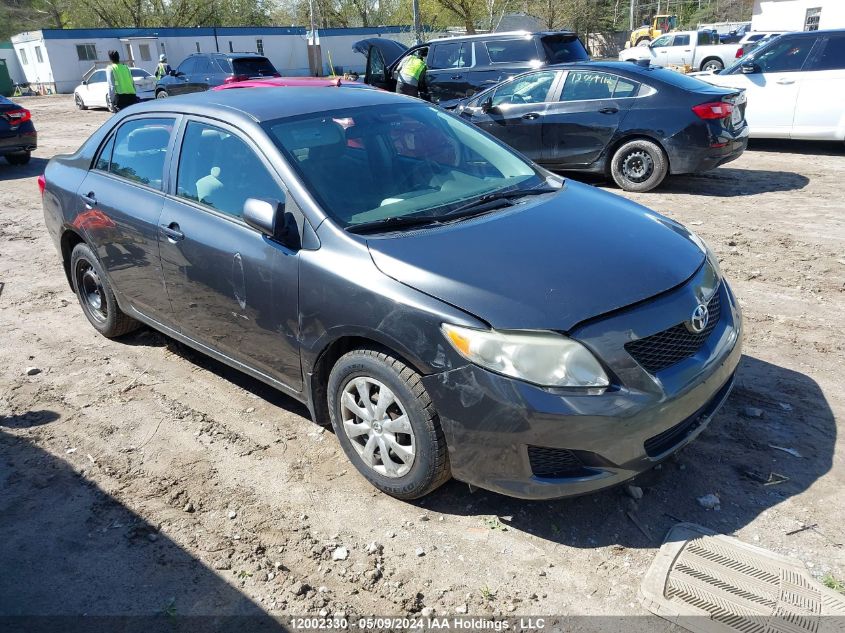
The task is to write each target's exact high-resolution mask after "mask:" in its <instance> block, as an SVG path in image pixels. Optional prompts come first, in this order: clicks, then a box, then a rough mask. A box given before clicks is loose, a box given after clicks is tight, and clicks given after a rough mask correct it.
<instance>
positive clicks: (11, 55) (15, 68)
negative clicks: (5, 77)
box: [0, 42, 25, 84]
mask: <svg viewBox="0 0 845 633" xmlns="http://www.w3.org/2000/svg"><path fill="white" fill-rule="evenodd" d="M0 59H2V60H3V61H4V62H6V70H7V71H8V72H9V77H10V78H11V80H12V83H16V84H19V83H23V82H24V81H25V79H24V74H23V71H22V70H21V66H20V64H19V63H18V56H17V55H16V54H15V49H14V48H12V44H11V42H0Z"/></svg>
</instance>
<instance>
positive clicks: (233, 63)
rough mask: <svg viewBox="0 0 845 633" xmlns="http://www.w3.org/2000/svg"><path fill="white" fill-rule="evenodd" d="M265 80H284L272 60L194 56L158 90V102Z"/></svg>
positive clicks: (231, 55)
mask: <svg viewBox="0 0 845 633" xmlns="http://www.w3.org/2000/svg"><path fill="white" fill-rule="evenodd" d="M261 77H281V75H280V74H279V73H278V72H277V71H276V69H275V67H274V66H273V64H271V63H270V60H269V59H267V58H266V57H264V56H263V55H258V54H256V53H194V54H192V55H188V57H186V58H185V59H184V60H183V61H182V63H181V64H179V66H178V67H177V68H176V70H174V71H173V73H172V74H170V75H166V76H164V77H162V78H161V79H160V80H159V82H158V84H156V87H155V96H156V98H157V99H163V98H164V97H169V96H173V95H180V94H186V93H189V92H202V91H204V90H208V89H210V88H214V87H215V86H221V85H223V84H231V83H236V82H239V81H246V80H248V79H259V78H261Z"/></svg>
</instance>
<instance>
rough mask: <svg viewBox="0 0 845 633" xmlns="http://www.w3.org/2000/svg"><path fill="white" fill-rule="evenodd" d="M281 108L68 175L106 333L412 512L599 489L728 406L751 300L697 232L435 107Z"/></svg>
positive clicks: (336, 103) (108, 146)
mask: <svg viewBox="0 0 845 633" xmlns="http://www.w3.org/2000/svg"><path fill="white" fill-rule="evenodd" d="M271 90H272V89H267V90H261V91H258V90H225V91H219V92H208V93H206V94H203V95H195V96H192V97H191V98H190V99H188V98H178V97H177V98H174V99H172V100H168V101H166V102H162V101H158V100H156V101H151V102H147V103H144V104H140V105H138V106H136V107H134V108H131V109H127V110H125V111H123V112H120V113H119V114H118V115H116V116H115V117H113V118H112V119H110V120H109V121H108V122H107V123H106V124H105V125H104V126H102V127H101V128H100V129H99V130H98V131H97V132H95V133H94V134H93V135H92V136H91V137H90V138H89V139H88V140H87V141H86V142H85V143H84V144H83V145H82V147H81V148H80V149H79V150H78V151H77V152H76V153H74V154H72V155H64V156H57V157H54V158H53V159H52V160H51V161H50V163H49V164H48V166H47V169H46V173H45V182H44V190H43V197H42V200H43V205H44V214H45V220H46V226H47V230H48V232H49V234H50V235H51V237H52V239H53V240H54V241H55V244H56V246H57V248H58V250H59V253H60V254H61V259H62V262H63V264H64V268H65V271H66V273H67V276H68V280H69V282H70V283H71V286H72V287H73V289H74V291H75V292H76V294H77V296H78V298H79V301H80V304H81V306H82V310H83V312H84V314H85V315H86V317H87V318H88V320H89V321H90V323H91V324H92V326H93V327H94V328H95V329H96V330H97V331H99V332H100V333H101V334H103V335H105V336H109V337H114V336H120V335H121V334H126V333H127V332H130V331H132V330H133V329H135V328H136V327H138V326H139V324H140V323H145V324H148V325H150V326H152V327H154V328H156V329H159V330H161V331H162V332H164V333H166V334H167V335H168V336H171V337H173V338H175V339H177V340H179V341H182V342H184V343H185V344H187V345H189V346H192V347H194V348H196V349H198V350H200V351H202V352H204V353H206V354H209V355H211V356H213V357H215V358H217V359H219V360H221V361H222V362H224V363H227V364H229V365H231V366H233V367H236V368H238V369H239V370H242V371H244V372H246V373H248V374H250V375H252V376H254V377H255V378H258V379H259V380H262V381H265V382H267V383H268V384H270V385H273V386H274V387H277V388H278V389H279V390H280V391H282V392H283V393H286V394H288V395H289V396H291V397H293V398H295V399H297V400H301V401H303V402H304V403H306V404H307V406H308V407H309V410H310V411H311V413H312V415H313V416H314V418H315V420H316V421H317V422H320V423H328V421H329V420H330V421H331V424H332V425H333V427H334V430H335V434H336V438H337V441H338V443H339V444H340V446H341V447H342V448H343V450H344V451H345V453H346V455H347V456H348V458H349V459H350V460H351V461H352V463H353V464H354V465H355V467H356V468H357V469H358V471H359V472H360V473H361V474H362V475H363V476H364V477H366V478H367V479H368V480H369V481H370V482H371V483H372V484H373V485H374V486H376V487H377V488H378V489H380V490H382V491H384V492H386V493H387V494H390V495H393V496H395V497H398V498H402V499H413V498H417V497H420V496H422V495H425V494H426V493H428V492H430V491H432V490H433V489H435V488H436V487H438V486H439V485H441V484H442V483H444V482H445V481H447V480H448V479H449V477H450V475H452V476H454V477H456V478H458V479H460V480H462V481H466V482H469V483H470V484H473V485H476V486H479V487H482V488H488V489H490V490H495V491H498V492H501V493H504V494H508V495H513V496H516V497H523V498H554V497H560V496H565V495H572V494H580V493H585V492H590V491H593V490H598V489H600V488H604V487H606V486H610V485H614V484H618V483H621V482H623V481H626V480H628V479H630V478H632V477H634V476H635V475H637V474H638V473H641V472H642V471H644V470H647V469H649V468H652V467H653V466H654V465H656V464H658V463H660V462H661V461H662V460H664V459H666V458H667V457H669V456H671V455H672V454H673V453H674V452H675V451H677V450H678V449H679V448H681V447H682V446H684V445H686V444H687V443H688V442H689V441H691V440H692V439H693V438H694V437H695V436H696V435H697V434H698V433H699V432H700V431H701V429H702V428H704V426H705V425H706V424H707V422H708V421H709V420H710V418H711V417H712V416H713V414H714V413H715V411H716V410H717V409H718V408H719V406H720V405H721V404H722V402H723V401H724V399H725V398H726V396H727V394H728V391H729V390H730V388H731V384H732V382H733V376H734V372H735V369H736V367H737V364H738V362H739V359H740V354H741V350H740V347H741V345H740V338H741V329H742V328H741V318H740V312H739V307H738V305H737V301H736V299H735V298H734V295H733V294H732V293H731V290H730V288H729V286H728V283H727V281H726V280H725V279H724V278H723V277H722V275H721V273H720V271H719V267H718V264H717V262H716V259H715V257H714V256H713V254H712V253H710V251H709V250H708V249H707V247H706V246H705V244H704V243H703V242H702V241H701V240H700V239H699V238H698V237H697V236H695V235H694V234H693V233H691V232H689V231H688V230H687V229H685V228H684V227H683V226H681V225H680V224H678V223H677V222H675V221H673V220H671V219H668V218H665V217H663V216H661V215H658V214H657V213H654V212H652V211H649V210H648V209H645V208H643V207H641V206H639V205H637V204H635V203H633V202H631V201H628V200H625V199H623V198H621V197H617V196H615V195H613V194H610V193H607V192H603V191H601V190H598V189H595V188H593V187H590V186H587V185H583V184H580V183H577V182H573V181H565V180H564V179H562V178H560V177H558V176H555V175H554V174H552V173H550V172H548V171H545V170H544V169H542V168H539V167H537V166H536V165H534V164H533V163H531V162H529V161H528V160H526V159H525V158H523V157H522V156H520V155H519V154H517V153H515V152H514V151H512V150H511V149H509V148H508V147H507V146H506V145H504V144H502V143H500V142H499V141H497V140H495V139H494V138H492V137H490V136H489V135H487V134H484V133H483V132H481V131H480V130H478V129H477V128H476V127H474V126H472V125H470V124H468V123H466V122H465V121H462V120H461V119H460V118H459V117H456V116H453V115H452V114H450V113H447V112H444V111H443V110H442V109H441V108H437V107H434V106H431V105H430V104H427V103H425V102H423V101H420V100H419V99H414V98H411V97H405V96H403V95H397V94H390V93H387V92H382V91H378V90H325V89H323V88H299V89H297V90H288V89H284V94H283V98H282V92H280V93H279V95H278V97H279V98H273V97H274V95H273V94H272V92H271ZM279 90H280V91H281V90H282V89H279ZM351 175H354V178H350V177H348V176H351ZM92 209H96V210H98V211H99V212H100V213H101V214H102V215H104V216H106V219H108V220H111V222H108V221H106V220H104V219H103V218H101V217H99V216H98V217H96V218H95V219H92V221H91V224H90V225H88V224H86V221H87V220H86V221H80V220H79V217H80V215H82V214H84V213H86V212H87V210H92ZM99 227H106V228H104V229H102V232H101V229H100V228H99Z"/></svg>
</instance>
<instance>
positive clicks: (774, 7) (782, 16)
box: [751, 0, 845, 31]
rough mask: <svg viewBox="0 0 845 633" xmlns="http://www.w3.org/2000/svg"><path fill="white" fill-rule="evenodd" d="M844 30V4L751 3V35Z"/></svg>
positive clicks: (837, 0) (804, 0) (842, 0)
mask: <svg viewBox="0 0 845 633" xmlns="http://www.w3.org/2000/svg"><path fill="white" fill-rule="evenodd" d="M843 28H845V0H754V13H753V14H752V16H751V30H753V31H815V30H818V29H843Z"/></svg>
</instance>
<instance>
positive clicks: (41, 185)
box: [38, 174, 47, 196]
mask: <svg viewBox="0 0 845 633" xmlns="http://www.w3.org/2000/svg"><path fill="white" fill-rule="evenodd" d="M46 188H47V179H46V178H44V174H41V175H40V176H39V177H38V191H40V192H41V195H42V196H43V195H44V190H45V189H46Z"/></svg>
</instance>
